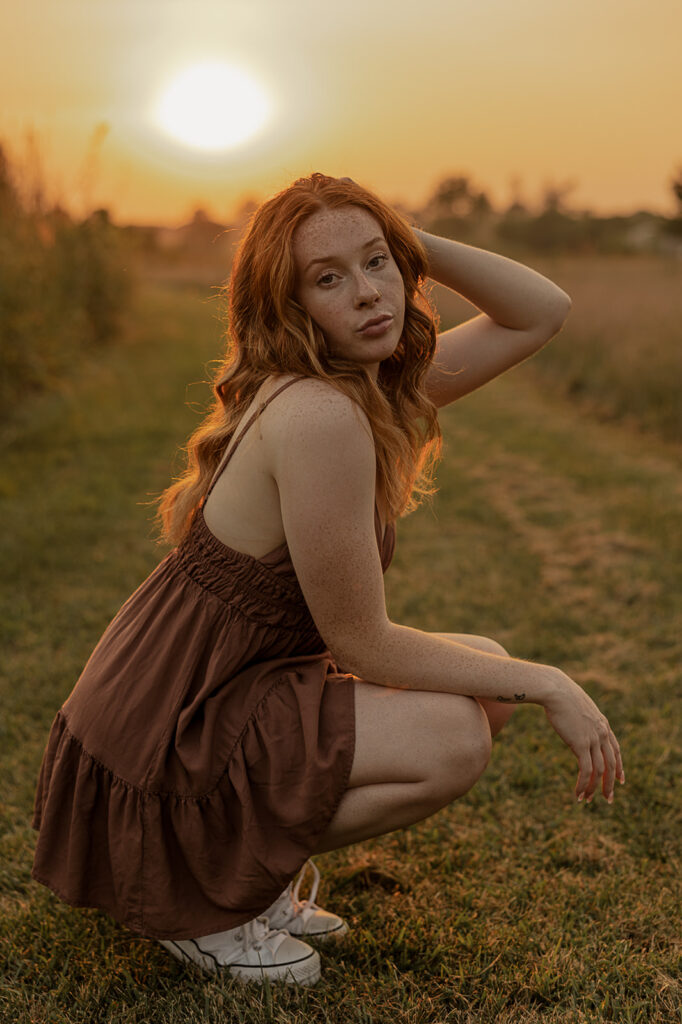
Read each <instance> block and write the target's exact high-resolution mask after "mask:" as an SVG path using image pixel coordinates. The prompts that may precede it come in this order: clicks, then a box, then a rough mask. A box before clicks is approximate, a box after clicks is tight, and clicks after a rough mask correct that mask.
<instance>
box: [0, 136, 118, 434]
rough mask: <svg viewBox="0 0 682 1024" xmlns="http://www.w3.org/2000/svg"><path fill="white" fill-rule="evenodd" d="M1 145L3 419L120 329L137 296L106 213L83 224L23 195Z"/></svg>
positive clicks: (0, 364) (0, 386)
mask: <svg viewBox="0 0 682 1024" xmlns="http://www.w3.org/2000/svg"><path fill="white" fill-rule="evenodd" d="M19 176H20V175H19V173H18V172H17V170H16V169H14V168H13V167H12V166H11V164H10V161H9V159H8V157H7V156H6V155H5V153H4V151H3V150H2V147H1V146H0V419H6V418H7V417H8V416H10V415H12V414H13V413H15V412H16V410H17V409H19V408H20V407H21V406H22V405H23V404H24V403H25V401H26V398H27V397H28V396H30V395H32V394H34V393H36V392H38V391H41V390H44V389H46V388H49V387H50V386H52V385H53V384H54V383H55V382H56V381H57V380H59V379H60V377H62V376H64V375H66V374H68V372H69V369H70V367H72V366H73V363H74V361H77V360H79V359H80V358H81V357H82V355H83V354H84V353H87V352H88V351H92V350H93V349H98V348H101V347H102V346H103V345H107V344H108V343H109V342H111V341H112V340H113V339H114V338H115V337H116V336H117V334H118V333H119V331H120V328H121V324H122V318H123V315H124V313H125V311H126V309H127V307H128V304H129V300H130V296H131V279H130V272H129V270H128V268H127V259H126V253H125V250H124V248H123V246H122V244H121V241H120V238H119V236H118V233H117V231H116V229H115V228H114V227H113V226H112V225H111V223H110V222H109V218H108V216H107V214H106V211H101V210H100V211H96V212H94V213H92V214H91V215H89V216H88V217H86V218H85V219H83V220H82V221H78V220H75V219H73V218H72V217H71V216H70V215H69V214H67V213H66V212H65V211H64V210H61V209H60V208H59V207H55V208H53V209H51V210H47V209H45V208H44V204H43V202H42V198H41V197H42V192H41V189H40V188H38V190H37V191H34V193H33V196H32V198H28V197H27V196H26V195H24V194H22V192H21V190H20V188H19V185H18V178H19Z"/></svg>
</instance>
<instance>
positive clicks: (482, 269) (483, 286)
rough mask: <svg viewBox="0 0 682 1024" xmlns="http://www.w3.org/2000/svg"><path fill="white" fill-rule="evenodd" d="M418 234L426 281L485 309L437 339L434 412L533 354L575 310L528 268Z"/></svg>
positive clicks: (428, 382)
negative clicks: (426, 263)
mask: <svg viewBox="0 0 682 1024" xmlns="http://www.w3.org/2000/svg"><path fill="white" fill-rule="evenodd" d="M414 233H415V235H416V236H417V238H418V239H419V241H420V242H421V243H422V245H423V246H424V248H425V249H426V252H427V256H428V260H429V277H431V278H432V279H433V280H434V281H437V282H438V283H439V284H442V285H445V287H446V288H451V289H452V290H453V291H455V292H457V293H458V294H459V295H461V296H463V297H464V298H465V299H467V301H468V302H471V303H472V305H474V306H476V307H477V308H478V309H480V310H482V313H481V315H480V316H476V317H473V318H472V319H471V320H467V321H466V322H465V323H463V324H460V325H459V326H458V327H453V328H451V330H449V331H444V332H443V333H442V334H439V335H438V347H437V350H436V355H435V359H434V362H433V363H432V365H431V367H430V368H429V370H428V371H427V374H426V378H425V388H426V391H427V394H428V395H429V397H430V398H431V400H432V401H433V402H434V403H435V404H436V405H437V406H443V405H447V404H448V403H450V402H454V401H455V400H456V399H458V398H461V397H462V395H466V394H468V393H469V392H470V391H474V390H475V389H476V388H479V387H481V385H483V384H486V383H487V382H488V381H489V380H492V379H493V378H494V377H497V376H499V374H501V373H503V372H504V371H505V370H508V369H510V367H512V366H515V365H516V364H517V363H520V362H522V361H523V360H524V359H527V358H528V356H531V355H533V354H534V353H535V352H537V351H538V350H539V349H540V348H542V346H543V345H545V344H546V343H547V342H548V341H549V340H550V338H553V337H554V335H555V334H558V332H559V331H560V330H561V327H562V325H563V323H564V321H565V320H566V317H567V316H568V314H569V311H570V308H571V300H570V298H569V296H568V295H567V294H566V292H564V291H563V290H562V289H561V288H559V287H558V285H556V284H554V283H553V282H552V281H550V280H549V279H548V278H546V277H543V275H542V274H539V273H537V271H535V270H531V268H530V267H526V266H524V265H523V264H522V263H517V262H516V261H515V260H511V259H508V258H507V257H506V256H500V255H498V254H497V253H494V252H488V251H486V250H485V249H477V248H476V247H475V246H472V245H464V244H463V243H461V242H455V241H452V240H451V239H449V238H440V237H439V236H438V235H431V234H428V233H427V232H425V231H420V230H419V229H414Z"/></svg>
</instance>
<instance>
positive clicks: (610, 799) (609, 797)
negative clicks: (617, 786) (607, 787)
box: [606, 793, 613, 804]
mask: <svg viewBox="0 0 682 1024" xmlns="http://www.w3.org/2000/svg"><path fill="white" fill-rule="evenodd" d="M606 799H607V800H608V802H609V803H610V804H612V803H613V793H609V795H608V796H607V798H606Z"/></svg>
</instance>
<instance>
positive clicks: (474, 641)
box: [434, 633, 516, 736]
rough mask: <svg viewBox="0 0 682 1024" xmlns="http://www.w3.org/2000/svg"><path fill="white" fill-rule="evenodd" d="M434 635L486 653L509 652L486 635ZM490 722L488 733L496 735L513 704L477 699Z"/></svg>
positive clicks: (500, 653) (502, 654) (509, 713)
mask: <svg viewBox="0 0 682 1024" xmlns="http://www.w3.org/2000/svg"><path fill="white" fill-rule="evenodd" d="M434 636H442V637H444V639H445V640H455V641H456V642H457V643H458V644H466V646H467V647H475V648H476V650H477V651H485V653H486V654H499V655H500V656H502V657H504V658H508V657H509V652H508V651H506V650H505V649H504V647H503V646H502V644H498V642H497V640H491V639H490V638H489V637H487V636H477V635H476V634H474V633H434ZM478 703H479V704H480V705H481V707H482V708H483V710H484V711H485V713H486V715H487V716H488V722H489V723H490V734H491V735H492V736H497V734H498V732H499V731H500V729H501V728H502V726H503V725H506V723H507V722H508V721H509V719H510V718H511V716H512V715H513V714H514V708H515V706H516V705H514V704H498V703H497V702H496V701H494V700H482V699H481V698H479V699H478Z"/></svg>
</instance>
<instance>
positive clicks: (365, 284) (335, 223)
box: [293, 206, 405, 378]
mask: <svg viewBox="0 0 682 1024" xmlns="http://www.w3.org/2000/svg"><path fill="white" fill-rule="evenodd" d="M293 252H294V260H295V263H296V288H295V291H294V297H295V298H296V300H297V302H299V303H300V305H301V306H303V308H304V309H305V310H306V311H307V312H308V313H309V314H310V316H311V317H312V319H313V320H314V321H315V323H316V324H317V325H318V327H319V328H320V329H321V331H322V332H323V334H324V336H325V340H326V342H327V345H328V347H329V350H330V352H331V353H332V354H334V355H338V356H342V357H344V358H346V359H352V360H355V361H356V362H358V363H362V364H364V365H365V366H367V367H368V368H369V369H370V371H371V372H372V374H373V375H374V377H375V378H376V375H377V374H378V372H379V363H380V362H381V360H382V359H387V358H388V357H389V356H390V355H392V354H393V352H394V351H395V348H396V346H397V344H398V342H399V340H400V336H401V334H402V331H403V323H404V320H405V286H404V283H403V279H402V276H401V273H400V271H399V269H398V265H397V264H396V262H395V260H394V259H393V256H392V255H391V251H390V249H389V248H388V244H387V243H386V239H385V237H384V234H383V231H382V228H381V226H380V225H379V223H378V221H376V220H375V219H374V217H373V216H372V215H371V214H370V213H368V212H367V211H366V210H364V209H362V208H361V207H359V206H346V207H342V208H341V209H337V210H326V209H325V210H318V211H317V212H316V213H313V214H312V215H311V216H310V217H308V218H307V219H306V220H305V221H303V223H302V224H300V225H299V226H298V228H297V229H296V232H295V233H294V237H293ZM313 261H315V262H313ZM311 264H312V265H311ZM384 315H387V316H388V317H389V318H390V319H388V318H387V319H385V320H384V321H383V323H381V324H378V325H377V326H375V327H372V326H370V327H369V328H366V329H365V330H364V331H363V330H362V328H363V327H364V325H365V324H366V322H367V321H368V320H373V319H376V318H378V317H381V316H384Z"/></svg>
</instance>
